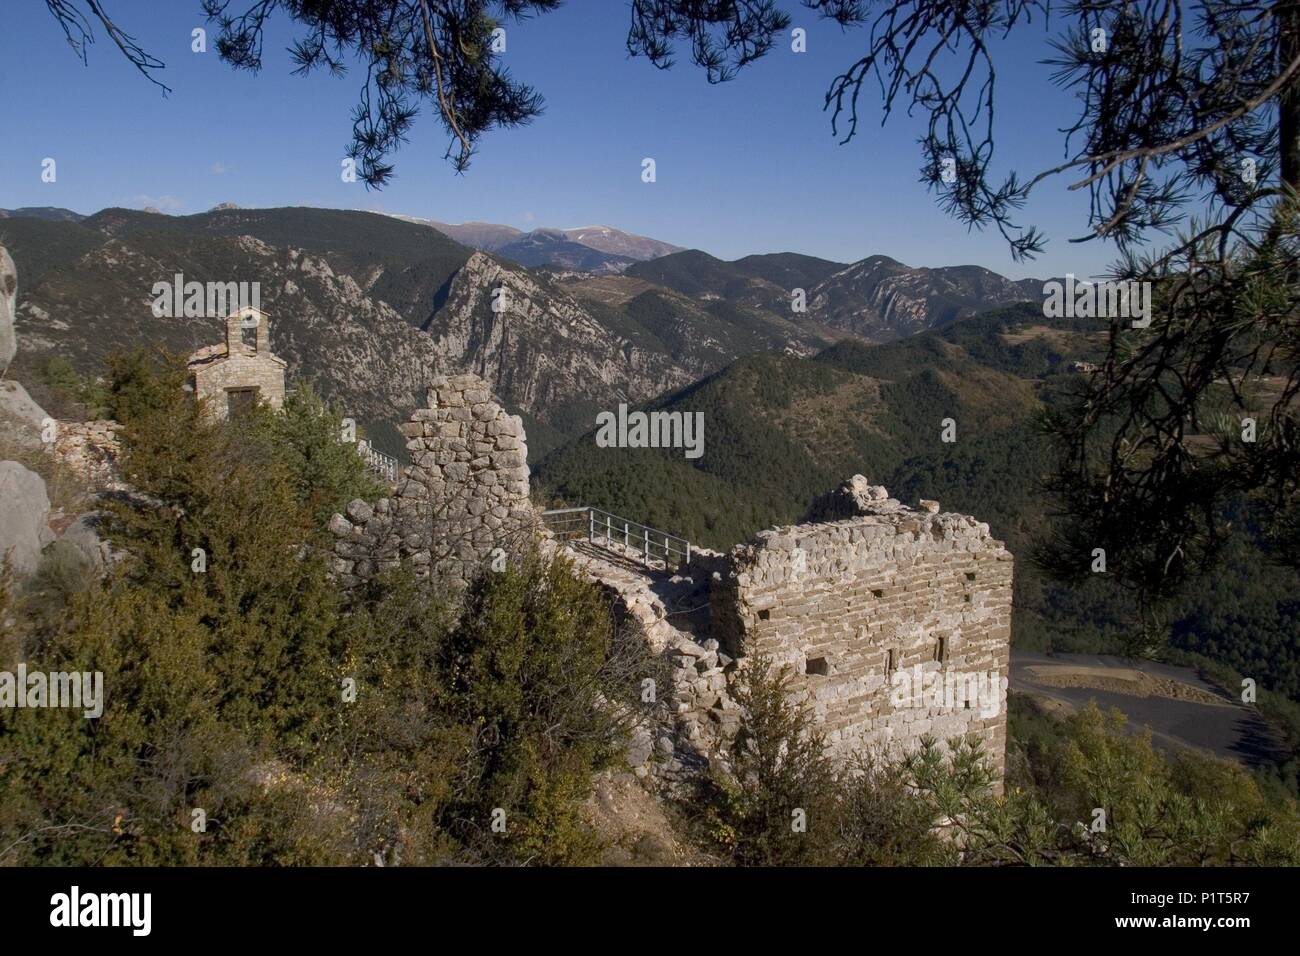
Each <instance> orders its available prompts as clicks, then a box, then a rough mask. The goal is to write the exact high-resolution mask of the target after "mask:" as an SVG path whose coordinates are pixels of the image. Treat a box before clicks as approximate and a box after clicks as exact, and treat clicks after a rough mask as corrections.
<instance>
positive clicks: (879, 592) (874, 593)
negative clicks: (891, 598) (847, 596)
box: [871, 588, 885, 598]
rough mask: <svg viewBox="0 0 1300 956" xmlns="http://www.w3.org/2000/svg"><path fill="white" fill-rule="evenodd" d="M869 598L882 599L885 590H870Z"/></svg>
mask: <svg viewBox="0 0 1300 956" xmlns="http://www.w3.org/2000/svg"><path fill="white" fill-rule="evenodd" d="M871 596H872V597H877V598H882V597H884V596H885V589H884V588H875V589H873V590H872V592H871Z"/></svg>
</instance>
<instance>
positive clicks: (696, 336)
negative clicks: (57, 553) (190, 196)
mask: <svg viewBox="0 0 1300 956" xmlns="http://www.w3.org/2000/svg"><path fill="white" fill-rule="evenodd" d="M74 215H75V214H74ZM474 228H475V229H477V230H478V231H479V232H480V233H481V235H480V236H479V241H489V240H491V241H497V240H498V239H504V238H507V236H508V235H512V236H513V238H511V239H510V240H509V241H508V242H507V243H506V244H505V245H506V246H507V247H510V248H511V249H512V251H513V253H514V255H515V256H518V257H521V258H525V259H529V261H530V262H535V261H539V260H542V259H545V258H548V257H549V258H551V259H553V260H554V259H556V258H558V259H559V260H560V261H561V263H562V264H560V265H553V264H546V265H545V266H544V267H542V268H537V267H526V266H524V265H521V264H519V263H518V262H517V261H512V260H511V259H510V258H509V257H508V256H507V255H505V254H503V253H501V252H497V253H488V252H482V251H476V250H474V249H473V248H471V247H468V246H466V245H463V244H461V243H460V242H457V241H455V240H454V239H452V238H450V237H448V236H446V235H444V234H443V233H442V232H441V231H439V230H437V229H436V228H433V227H431V226H430V225H429V224H428V223H427V222H423V221H419V220H412V219H410V218H409V217H397V216H390V215H385V214H377V213H368V212H358V211H350V210H337V209H319V208H311V207H283V208H275V209H243V208H239V207H236V206H233V205H232V204H223V205H222V206H219V207H216V208H214V209H211V210H209V211H208V212H204V213H198V214H194V215H185V216H177V215H163V214H160V213H150V212H142V211H139V210H131V209H120V208H113V209H104V210H101V211H99V212H97V213H95V214H93V215H91V216H88V217H82V218H80V219H77V220H73V219H69V218H66V217H60V216H57V215H51V214H49V213H48V212H47V211H44V210H40V211H37V212H36V213H34V214H33V215H25V214H24V215H15V216H11V217H9V218H6V219H5V220H4V221H3V227H0V231H2V232H3V234H4V236H5V240H6V244H7V245H8V247H9V249H10V251H11V253H12V255H13V257H14V259H15V261H16V262H17V263H18V267H19V274H20V276H21V277H22V279H21V282H20V286H19V288H20V295H19V308H18V316H17V324H18V327H19V334H20V335H21V336H22V337H23V339H24V341H25V342H27V343H29V344H28V346H27V347H25V348H24V349H22V350H21V351H20V357H19V362H20V363H26V366H27V367H26V369H23V368H18V369H16V370H15V374H16V375H18V376H19V377H20V378H21V376H22V375H24V374H35V373H36V370H37V369H38V368H39V363H40V362H41V361H43V360H44V358H43V356H44V357H48V356H50V355H61V356H64V357H66V358H68V359H69V360H71V361H72V362H73V364H74V365H75V366H76V367H77V368H78V369H80V370H81V371H83V372H86V373H91V374H98V373H99V372H101V371H102V368H103V359H104V358H105V357H106V356H107V354H109V353H110V352H111V351H113V350H115V349H121V348H131V347H133V346H135V345H138V344H145V345H153V344H159V345H165V346H167V347H168V348H171V349H173V350H175V351H181V352H183V351H186V350H189V349H193V348H195V347H197V346H198V345H204V344H209V343H210V342H213V341H216V340H217V339H218V337H219V334H220V330H219V322H218V321H217V320H216V319H215V318H213V317H208V318H206V319H189V320H184V319H157V318H155V317H154V316H152V314H151V313H150V310H149V303H150V298H151V292H150V290H151V289H152V287H153V284H154V283H156V282H159V281H165V282H170V281H171V280H172V277H173V275H174V274H175V273H177V272H180V273H183V274H184V276H185V278H186V280H197V281H200V282H207V281H212V282H229V281H249V282H253V281H256V282H258V283H259V285H260V287H261V293H262V305H263V308H265V309H266V310H267V312H268V313H269V314H270V315H271V316H272V322H273V329H274V331H273V346H274V348H275V349H276V352H277V354H280V355H281V356H282V357H284V358H285V359H286V360H287V361H288V362H289V363H290V375H291V376H300V377H303V378H305V379H307V380H309V381H312V382H314V383H315V384H316V385H317V386H318V388H319V389H320V390H321V391H322V392H323V393H324V394H325V395H326V396H327V397H330V398H333V399H336V400H338V401H340V402H342V403H343V404H344V405H345V406H346V407H347V408H348V409H349V410H350V411H352V412H353V413H354V417H356V418H357V419H358V421H361V422H363V423H365V424H367V425H368V426H369V427H371V428H372V429H373V430H374V432H375V434H376V437H377V438H381V440H383V445H386V446H387V447H388V448H389V449H393V450H397V451H400V447H401V446H400V443H399V442H398V441H397V436H396V432H395V431H394V430H393V429H394V426H395V423H396V422H399V421H401V420H402V419H403V418H404V417H405V415H406V413H407V412H408V411H409V408H410V407H411V406H412V405H413V404H414V403H415V402H416V401H418V400H419V399H420V397H421V389H422V387H423V382H424V380H426V379H427V378H428V377H429V376H431V375H433V374H437V373H454V372H457V371H474V372H475V373H477V374H479V375H482V376H484V377H485V378H487V379H488V380H489V381H490V382H491V383H492V385H493V388H494V389H495V390H496V392H497V394H498V395H499V396H500V397H501V398H502V399H503V401H504V402H505V403H506V404H507V405H508V406H509V407H510V409H511V410H512V411H516V412H518V413H520V414H522V415H524V416H525V419H526V421H527V423H528V427H529V434H530V440H531V441H532V443H533V445H534V447H535V449H536V451H537V452H538V453H539V454H540V453H541V452H542V451H543V450H544V449H545V448H546V447H550V446H553V445H554V444H556V443H557V442H561V441H564V440H566V439H567V438H569V437H571V436H573V435H575V434H580V433H581V432H582V431H583V430H585V428H586V427H589V424H590V421H591V419H592V416H593V415H594V413H595V412H596V411H597V410H600V409H602V408H609V407H613V406H616V405H617V404H618V403H619V402H620V401H646V400H648V399H651V398H653V397H654V396H656V395H659V394H661V393H663V392H665V391H667V390H670V389H675V388H682V387H684V386H687V385H690V384H691V383H693V382H698V381H699V380H701V379H703V378H704V377H706V376H708V375H710V374H712V373H714V372H717V371H718V370H719V369H721V368H723V367H725V366H727V365H728V364H730V363H732V362H734V361H736V360H737V359H739V358H742V357H744V356H748V355H755V354H761V353H776V354H781V355H788V356H795V357H809V356H812V355H814V354H816V353H817V352H819V351H821V350H823V349H825V348H826V347H827V346H829V345H832V344H834V343H836V342H838V341H840V340H842V339H846V338H848V339H854V340H857V341H880V340H885V339H891V338H899V337H902V336H906V335H908V334H910V333H911V332H913V331H917V330H920V329H924V328H930V327H940V326H943V325H945V324H947V323H949V322H951V321H953V320H954V319H955V318H957V317H959V316H961V315H964V314H966V313H968V312H971V311H981V310H982V309H984V308H992V307H995V306H997V305H999V304H1003V303H1005V302H1006V301H1008V300H1024V299H1027V298H1031V297H1032V295H1031V294H1030V290H1028V289H1027V287H1026V286H1025V284H1023V283H1014V282H1011V281H1010V280H1007V279H1004V278H1003V277H1001V276H998V275H996V274H995V273H992V272H989V271H988V270H982V269H977V268H975V267H955V268H951V269H912V268H909V267H907V266H904V265H902V264H900V263H897V262H895V261H894V260H892V259H887V258H886V257H873V258H872V259H869V260H864V261H863V262H861V263H854V264H852V265H846V264H844V263H838V262H832V261H830V260H826V259H819V258H817V257H814V256H804V255H800V254H797V253H775V254H770V255H755V256H746V257H744V258H742V259H738V260H736V261H734V262H724V261H722V260H720V259H717V258H715V257H713V256H710V255H708V254H707V253H703V252H700V251H698V250H682V251H678V252H673V253H670V254H669V255H667V256H662V257H660V258H656V259H650V260H646V261H634V260H632V259H630V258H628V257H624V256H619V255H617V254H615V253H612V252H602V251H600V250H597V249H595V248H592V247H590V246H587V245H584V244H582V243H578V242H574V241H572V240H571V239H570V238H569V232H568V231H563V230H535V231H534V232H532V233H520V232H518V230H513V231H512V232H510V233H506V232H501V231H499V230H498V228H497V227H494V226H491V225H490V224H478V225H477V226H475V227H474ZM601 229H602V231H601V232H600V233H599V235H594V234H593V235H587V236H586V237H587V238H588V239H589V240H590V241H593V242H595V241H599V242H601V243H603V244H605V245H606V246H607V247H608V248H619V247H620V244H621V243H623V242H624V240H623V238H621V237H622V236H626V235H627V234H618V235H615V234H614V233H615V232H617V231H616V230H608V229H607V227H601ZM494 230H497V231H495V232H494ZM591 230H594V227H586V228H582V229H578V230H575V232H577V233H580V234H584V235H586V234H587V233H588V232H589V231H591ZM493 236H495V237H496V238H495V239H493V238H492V237H493ZM633 238H636V237H633ZM629 241H630V240H629ZM799 289H803V290H804V293H805V303H804V304H805V305H806V308H804V309H803V310H800V309H797V308H795V307H794V306H795V303H794V293H795V292H796V291H797V290H799ZM501 295H504V298H503V299H501V302H503V303H504V305H505V307H504V308H496V307H494V304H493V303H494V299H495V298H496V297H498V296H501ZM385 436H386V440H385ZM381 447H382V445H381Z"/></svg>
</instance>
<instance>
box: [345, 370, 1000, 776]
mask: <svg viewBox="0 0 1300 956" xmlns="http://www.w3.org/2000/svg"><path fill="white" fill-rule="evenodd" d="M402 432H403V434H404V435H406V436H407V438H408V439H409V440H408V442H407V448H408V450H409V451H410V453H411V464H410V465H409V466H408V467H406V468H404V469H403V470H402V475H401V477H400V478H399V482H398V488H397V491H396V493H395V494H394V495H393V496H392V497H391V498H385V499H382V500H381V501H379V502H378V503H377V504H376V505H375V506H374V507H373V508H372V507H370V506H369V505H367V504H365V502H362V501H354V502H353V503H352V504H351V505H350V506H349V507H348V509H347V514H346V516H345V515H335V516H334V517H333V519H332V520H331V522H330V530H331V531H332V532H333V534H334V536H335V544H334V555H335V557H334V571H335V573H336V575H337V577H338V580H339V583H340V584H341V585H342V586H344V587H345V588H347V587H354V586H356V585H358V584H360V583H361V582H363V581H365V580H367V579H368V578H370V577H371V576H372V575H374V574H375V573H377V572H379V571H383V570H385V569H388V568H392V567H396V566H397V565H398V563H399V562H401V561H403V560H409V561H410V562H411V563H412V564H413V565H414V566H415V568H416V569H417V572H418V573H419V574H421V575H422V576H428V575H430V574H432V573H435V572H434V570H433V569H437V572H436V573H437V574H438V576H439V577H445V578H446V579H447V580H448V581H449V582H450V583H452V584H453V586H457V587H463V585H464V584H465V583H466V582H467V581H468V580H469V579H470V578H471V577H472V575H473V574H474V573H475V571H476V570H477V569H478V568H481V567H482V566H483V564H484V562H485V561H487V560H488V559H489V558H490V557H491V556H493V554H494V553H496V549H498V548H501V549H503V551H504V552H505V553H513V552H514V551H517V550H519V548H520V547H521V546H522V545H523V544H524V543H526V541H528V540H536V539H539V538H540V539H541V540H542V542H543V547H544V548H547V549H556V548H558V547H560V545H559V544H558V543H557V542H556V541H555V540H554V539H553V538H551V537H550V536H549V534H548V533H547V532H545V530H544V529H543V528H542V525H541V522H540V521H539V516H538V515H537V514H536V512H535V511H534V510H533V508H532V506H531V504H530V503H529V500H528V493H529V485H528V476H529V472H528V464H527V449H526V444H525V436H524V430H523V426H522V422H521V421H520V419H519V418H518V417H516V416H512V415H508V414H506V412H505V411H504V410H503V409H502V408H501V406H500V405H499V404H498V403H497V402H495V401H494V400H493V399H492V396H491V393H490V389H489V387H488V386H487V384H486V383H485V382H483V381H482V380H481V379H479V378H478V377H477V376H474V375H457V376H453V377H451V378H447V377H441V378H439V379H437V380H436V381H435V382H434V383H433V385H432V386H431V387H430V389H429V401H428V407H427V408H421V409H417V410H416V411H415V412H414V414H413V415H412V416H411V420H410V422H409V423H407V424H406V425H403V426H402ZM566 554H567V556H568V557H569V558H570V559H571V560H572V561H573V563H574V565H575V570H576V571H577V573H579V574H581V575H583V576H584V577H586V578H588V579H589V580H592V581H594V582H596V583H597V584H598V585H600V586H601V587H602V589H603V590H604V591H605V592H606V594H607V596H608V597H609V598H610V599H611V603H612V605H613V608H614V611H615V615H616V618H617V620H618V624H619V626H620V627H621V628H624V629H625V630H627V631H629V632H631V633H632V634H633V635H634V636H636V637H639V638H640V639H642V640H644V641H645V643H646V645H647V646H648V647H649V648H650V650H651V652H652V653H653V654H654V655H656V656H659V657H660V658H662V659H663V660H664V662H665V664H667V665H668V667H667V672H668V673H670V674H671V686H670V687H668V688H664V689H663V690H662V691H661V692H660V695H659V697H660V700H659V705H658V708H657V710H655V711H654V717H653V718H652V719H647V720H646V722H645V723H644V724H643V726H642V727H641V728H640V730H639V731H638V732H637V734H636V735H635V736H634V739H633V741H632V744H631V746H630V748H629V752H628V760H629V763H631V764H632V766H633V768H634V770H635V771H636V773H637V775H638V776H641V777H645V776H649V775H653V776H655V777H657V778H659V779H661V780H663V781H666V782H669V783H671V782H673V781H678V780H682V779H685V778H687V777H688V776H690V775H691V774H694V773H697V772H699V771H700V770H702V769H704V768H706V767H707V766H708V765H709V763H710V762H711V761H713V760H716V759H719V758H721V757H722V756H723V750H724V744H725V742H726V741H727V740H728V738H729V737H730V736H731V735H732V734H734V732H735V730H736V727H737V726H738V722H739V708H738V706H737V705H736V703H735V702H734V700H733V699H732V697H731V695H730V692H729V688H730V686H731V685H732V682H733V681H734V679H735V677H736V674H737V672H738V671H739V669H740V668H741V667H743V666H744V665H745V659H746V657H749V656H751V655H754V654H755V653H763V654H765V655H766V656H768V657H769V658H771V659H772V660H773V662H774V663H776V664H777V665H779V666H788V667H789V668H790V669H791V671H792V672H793V687H794V693H795V695H796V696H797V698H798V699H799V700H801V701H804V702H806V704H807V705H808V706H809V707H810V708H811V710H812V711H813V713H814V714H815V715H816V717H817V720H818V723H819V725H820V727H821V728H822V730H823V731H824V732H825V734H826V738H827V741H828V744H829V745H830V749H831V752H832V754H833V755H836V756H838V757H840V758H848V757H849V756H850V755H851V754H852V753H853V752H855V751H857V752H867V751H873V752H877V753H880V754H884V755H890V756H897V755H900V754H902V753H905V752H907V751H909V750H912V749H915V748H916V747H917V746H918V745H919V743H920V741H921V739H922V738H923V737H924V736H926V735H929V736H931V737H933V738H935V739H936V740H938V741H939V742H940V743H941V744H942V743H944V742H945V741H947V740H949V739H951V738H954V737H965V736H968V735H973V736H975V737H978V738H979V739H980V740H982V741H983V742H984V744H985V748H986V751H987V753H988V754H989V755H990V757H991V759H992V763H993V765H994V766H995V768H996V771H997V774H998V778H999V780H1000V779H1001V776H1002V774H1003V772H1004V768H1005V749H1006V677H1007V667H1008V662H1009V653H1010V636H1011V580H1012V565H1013V562H1012V556H1011V554H1010V552H1009V551H1007V549H1006V548H1005V546H1004V545H1003V544H1002V543H1001V542H1000V541H997V540H996V539H994V538H993V537H992V535H991V534H990V532H989V527H988V525H987V524H984V523H982V522H979V521H976V520H975V519H974V518H971V517H968V516H966V515H960V514H953V513H941V512H940V509H939V505H938V503H937V502H933V501H924V500H923V501H921V502H919V503H918V507H917V508H915V509H914V508H910V507H907V506H905V505H903V504H902V503H901V502H899V501H897V500H896V499H893V498H891V497H890V496H889V494H888V492H887V491H886V490H885V489H884V488H882V487H879V486H873V485H870V484H869V483H868V482H867V480H866V479H865V478H863V477H862V476H860V475H859V476H855V477H853V478H852V479H850V480H848V481H846V482H844V483H843V484H842V485H841V486H840V487H838V488H836V489H834V490H833V491H831V492H830V493H828V494H826V495H823V496H821V497H820V498H818V499H816V500H815V501H814V502H813V503H812V505H811V506H810V508H809V510H808V513H807V515H806V517H805V520H804V522H803V523H800V524H797V525H792V526H788V527H780V528H773V529H771V530H768V531H763V532H760V533H759V534H758V535H757V536H756V538H755V539H754V540H753V541H752V542H749V543H746V544H740V545H737V546H736V547H734V548H732V549H731V551H730V552H729V553H726V554H720V553H718V552H713V551H709V550H707V549H703V548H697V549H694V550H693V551H692V556H691V561H690V564H689V565H686V566H684V567H682V568H680V569H678V570H677V572H676V573H672V574H670V573H668V572H667V571H656V572H651V571H650V570H648V569H647V568H645V567H644V565H641V564H639V563H638V562H637V561H636V560H634V559H633V558H632V557H631V556H629V555H627V554H617V553H614V552H611V551H609V550H604V549H602V548H600V547H593V546H592V545H590V544H585V545H584V544H579V545H577V546H576V547H574V546H570V547H568V548H566ZM972 682H973V683H972ZM904 691H907V692H906V693H905V692H904Z"/></svg>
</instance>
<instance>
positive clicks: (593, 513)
mask: <svg viewBox="0 0 1300 956" xmlns="http://www.w3.org/2000/svg"><path fill="white" fill-rule="evenodd" d="M542 522H543V523H544V524H545V525H546V527H547V529H548V530H550V531H552V532H553V533H554V534H555V537H556V538H558V539H559V540H561V541H580V540H583V539H584V538H585V539H586V540H587V541H588V542H589V543H590V544H592V545H595V546H598V547H603V548H606V549H608V550H610V551H613V552H614V553H615V554H621V555H623V556H624V557H635V558H639V559H641V560H642V561H644V562H645V563H646V564H647V565H648V566H650V567H654V566H655V562H662V563H663V567H664V569H665V570H667V569H668V568H669V567H674V568H676V567H681V566H682V565H683V564H690V563H691V543H690V542H689V541H687V540H686V539H685V538H679V537H677V536H676V535H673V534H668V533H667V532H665V531H659V530H657V529H655V528H651V527H649V526H647V525H643V524H640V523H638V522H636V521H630V520H628V519H627V518H620V517H619V516H618V515H614V514H610V513H609V512H608V511H601V510H600V509H599V508H590V507H587V508H555V509H552V510H551V511H543V512H542Z"/></svg>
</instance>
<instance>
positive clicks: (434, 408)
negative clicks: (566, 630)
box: [329, 374, 537, 588]
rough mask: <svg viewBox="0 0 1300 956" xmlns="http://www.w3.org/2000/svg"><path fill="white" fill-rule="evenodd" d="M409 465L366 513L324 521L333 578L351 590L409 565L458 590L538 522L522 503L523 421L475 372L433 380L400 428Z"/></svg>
mask: <svg viewBox="0 0 1300 956" xmlns="http://www.w3.org/2000/svg"><path fill="white" fill-rule="evenodd" d="M400 430H401V433H402V434H403V435H404V436H405V437H406V439H407V442H406V448H407V450H408V451H409V452H410V456H411V464H410V465H409V466H407V467H405V468H403V469H402V470H401V473H400V475H399V477H398V480H397V489H396V491H395V492H394V493H393V495H392V496H391V497H389V498H381V499H380V500H379V501H378V502H376V503H375V505H374V506H373V507H371V506H370V505H368V504H366V503H365V502H364V501H361V500H357V501H353V502H352V503H351V504H350V505H348V508H347V514H346V515H340V514H336V515H334V516H333V518H331V519H330V523H329V530H330V531H331V532H332V533H333V535H334V538H335V541H334V563H333V568H334V573H335V574H336V575H337V578H338V581H339V583H340V585H342V586H343V587H345V588H349V587H355V586H356V585H358V584H361V583H362V582H363V581H366V580H368V579H369V578H371V577H372V576H373V575H375V574H376V573H379V572H382V571H386V570H390V569H392V568H395V567H397V566H398V564H400V563H401V562H402V561H409V562H410V563H411V564H412V565H413V566H414V568H415V570H416V573H417V574H418V575H419V576H420V577H428V576H429V575H430V574H431V573H433V569H435V568H436V569H437V574H438V577H439V578H440V579H442V580H444V581H445V582H446V583H448V584H450V585H451V586H452V587H453V588H463V587H464V585H465V584H466V583H467V582H468V581H469V580H470V579H471V578H472V577H473V574H474V573H475V571H476V570H477V569H478V567H479V566H480V565H481V564H482V563H483V562H484V561H485V560H486V559H488V558H490V557H491V556H492V555H493V554H494V552H495V551H496V549H498V548H501V549H503V551H508V550H513V549H514V548H515V547H517V545H518V543H519V539H520V538H522V537H524V536H526V535H528V534H530V533H531V531H532V529H533V528H534V527H535V526H536V524H537V519H536V515H535V514H534V512H533V509H532V505H531V503H530V502H529V498H528V448H527V444H526V436H525V434H524V424H523V421H522V419H520V418H519V416H518V415H508V414H506V411H505V410H504V409H503V408H502V407H501V406H500V405H499V404H498V403H497V402H496V401H494V400H493V398H492V392H491V389H490V388H489V387H488V384H487V383H486V382H484V381H483V380H482V379H481V378H479V377H478V376H477V375H468V374H467V375H453V376H451V377H447V376H445V375H444V376H439V377H438V378H435V379H434V380H433V382H432V383H430V385H429V387H428V390H427V399H426V407H425V408H417V409H416V410H415V412H414V413H412V415H411V419H410V421H408V422H407V423H406V424H404V425H402V426H400Z"/></svg>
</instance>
